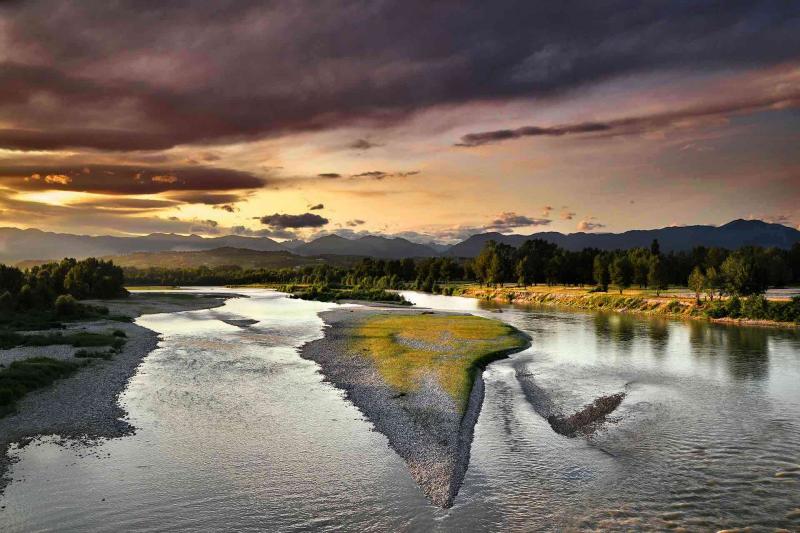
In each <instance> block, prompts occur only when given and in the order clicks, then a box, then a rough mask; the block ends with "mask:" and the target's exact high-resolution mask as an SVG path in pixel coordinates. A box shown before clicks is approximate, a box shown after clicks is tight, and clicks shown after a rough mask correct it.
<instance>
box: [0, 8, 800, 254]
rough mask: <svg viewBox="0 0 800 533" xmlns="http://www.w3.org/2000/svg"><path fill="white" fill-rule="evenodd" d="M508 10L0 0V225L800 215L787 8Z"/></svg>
mask: <svg viewBox="0 0 800 533" xmlns="http://www.w3.org/2000/svg"><path fill="white" fill-rule="evenodd" d="M502 4H503V5H504V7H505V9H499V8H498V6H499V5H500V4H497V5H493V6H490V5H488V4H486V5H475V6H470V7H466V6H459V5H453V4H448V3H445V2H443V3H438V4H436V5H433V4H430V3H423V2H421V3H416V2H402V3H399V2H386V3H374V4H363V3H360V2H341V3H335V4H334V3H311V2H309V3H294V4H280V3H279V4H269V5H267V4H262V3H249V2H236V3H231V4H228V3H209V4H205V5H200V4H197V5H195V6H193V7H192V8H188V9H177V8H176V7H175V6H171V5H168V4H167V5H161V4H152V5H151V4H142V3H136V2H133V3H124V2H123V3H120V4H114V5H109V4H107V3H92V2H85V3H80V4H65V3H52V4H51V3H47V2H43V3H9V4H3V5H0V210H2V212H0V224H1V225H4V226H14V227H21V228H29V227H36V228H41V229H45V230H52V231H61V232H70V233H86V234H116V235H124V234H136V235H138V234H145V233H151V232H176V233H197V234H201V235H223V234H230V233H235V234H240V235H263V236H270V237H273V238H277V239H288V238H306V239H307V238H310V237H312V236H314V235H318V234H320V233H326V232H336V233H340V234H342V235H345V236H347V235H358V234H365V233H372V234H386V235H400V236H405V237H408V238H410V239H412V240H415V241H419V242H428V241H438V242H453V241H456V240H459V239H463V238H465V237H466V236H468V235H470V234H472V233H478V232H482V231H502V232H515V233H525V234H529V233H533V232H538V231H560V232H565V233H568V232H574V231H594V232H598V231H613V232H617V231H624V230H627V229H634V228H654V227H662V226H668V225H683V224H721V223H725V222H727V221H729V220H732V219H735V218H760V219H764V220H768V221H774V222H779V223H783V224H787V225H792V226H795V227H796V226H798V224H800V149H798V148H800V113H798V106H799V105H800V22H798V21H800V16H798V13H797V12H798V7H797V5H796V4H795V5H792V4H791V3H787V4H770V3H763V2H762V3H758V2H756V3H752V4H749V3H747V2H744V3H741V4H736V5H735V6H734V5H733V4H724V6H723V7H720V6H721V4H717V3H699V4H697V5H696V6H694V8H693V9H689V8H687V7H686V6H683V5H677V4H675V3H672V2H665V3H658V2H656V3H652V4H650V5H648V6H634V5H627V4H623V5H621V6H617V5H612V4H611V3H608V4H604V5H602V6H600V5H596V4H581V3H578V4H574V5H573V4H569V3H568V4H565V5H563V6H560V7H558V8H557V7H556V6H552V5H540V4H531V3H530V2H520V3H516V2H507V3H502ZM589 6H593V7H591V8H590V7H589ZM700 6H703V7H704V8H702V9H701V8H700ZM64 28H68V29H69V30H68V31H62V30H63V29H64Z"/></svg>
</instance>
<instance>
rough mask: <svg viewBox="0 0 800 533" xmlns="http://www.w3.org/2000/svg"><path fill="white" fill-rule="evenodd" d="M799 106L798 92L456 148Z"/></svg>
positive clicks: (485, 138)
mask: <svg viewBox="0 0 800 533" xmlns="http://www.w3.org/2000/svg"><path fill="white" fill-rule="evenodd" d="M798 106H800V93H791V94H786V95H779V96H769V97H764V98H753V99H749V100H743V101H742V100H739V101H733V102H727V103H721V104H716V105H709V106H700V107H691V108H686V109H682V110H677V111H671V112H668V113H655V114H652V115H645V116H636V117H625V118H620V119H616V120H610V121H606V122H582V123H577V124H564V125H560V126H553V127H546V128H543V127H538V126H526V127H523V128H517V129H513V130H495V131H484V132H480V133H469V134H467V135H464V136H463V137H462V138H461V142H460V143H458V144H456V146H466V147H473V146H481V145H484V144H492V143H497V142H500V141H505V140H509V139H519V138H521V137H561V136H563V135H588V136H590V137H597V136H600V137H603V136H618V135H635V134H641V133H647V132H650V131H655V130H660V129H663V128H668V127H670V126H673V125H675V124H679V123H682V122H686V121H689V120H702V119H712V118H715V117H724V116H727V115H734V114H738V113H750V112H754V111H760V110H764V109H770V108H787V107H798Z"/></svg>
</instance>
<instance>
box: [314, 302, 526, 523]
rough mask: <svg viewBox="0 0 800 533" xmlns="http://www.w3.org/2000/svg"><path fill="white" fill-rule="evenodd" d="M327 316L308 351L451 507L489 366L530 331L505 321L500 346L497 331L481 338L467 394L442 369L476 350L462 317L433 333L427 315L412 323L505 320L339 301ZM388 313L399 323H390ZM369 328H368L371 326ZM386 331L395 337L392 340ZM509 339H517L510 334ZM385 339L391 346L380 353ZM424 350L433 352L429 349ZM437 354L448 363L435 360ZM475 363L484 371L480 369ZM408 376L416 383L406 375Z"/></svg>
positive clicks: (435, 496)
mask: <svg viewBox="0 0 800 533" xmlns="http://www.w3.org/2000/svg"><path fill="white" fill-rule="evenodd" d="M320 316H321V317H322V319H323V320H324V321H325V324H326V329H325V336H324V338H322V339H319V340H316V341H312V342H310V343H308V344H306V345H305V346H303V347H302V349H301V351H300V353H301V356H302V357H304V358H306V359H310V360H312V361H315V362H316V363H317V364H319V365H320V367H321V371H322V374H323V375H324V376H325V379H326V380H327V381H329V382H331V383H332V384H333V385H335V386H336V387H338V388H340V389H342V390H344V391H345V394H346V396H347V397H348V398H349V399H350V401H351V402H352V403H353V404H354V405H355V406H356V407H357V408H358V409H360V410H361V411H362V412H363V413H364V415H365V416H366V417H367V418H368V419H369V420H370V421H371V422H372V424H373V425H374V426H375V428H376V429H377V430H378V431H379V432H381V433H382V434H384V435H385V436H386V437H387V439H388V442H389V446H390V447H391V448H392V449H394V450H395V452H397V454H398V455H400V457H402V458H403V460H405V462H406V464H407V465H408V468H409V471H410V473H411V476H412V478H413V479H414V480H415V481H416V482H417V484H418V485H419V486H420V487H421V488H422V490H423V492H424V493H425V495H426V497H427V498H428V499H429V500H430V501H431V502H432V503H433V504H435V505H438V506H440V507H444V508H447V507H450V506H451V505H452V503H453V499H454V498H455V496H456V494H457V493H458V490H459V488H460V486H461V482H462V480H463V478H464V474H465V473H466V469H467V466H468V463H469V453H470V446H471V444H472V436H473V431H474V427H475V423H476V422H477V420H478V415H479V413H480V409H481V405H482V403H483V390H484V386H483V379H482V377H481V372H482V369H483V368H484V367H485V366H486V364H488V363H489V362H491V361H493V360H496V359H500V358H504V357H507V356H508V355H509V354H511V353H515V352H518V351H522V350H524V349H526V348H527V347H528V346H530V339H529V338H528V337H527V336H526V335H524V334H523V333H521V332H519V331H517V330H515V329H513V328H511V327H510V326H507V325H505V324H501V325H500V327H503V328H507V329H505V330H504V333H503V335H502V336H500V335H498V337H497V339H496V344H495V345H494V346H492V345H491V343H492V342H494V340H495V339H487V340H485V341H484V340H482V341H481V342H484V343H486V344H485V345H481V348H480V349H481V352H480V354H477V353H476V354H475V355H476V357H475V359H471V360H469V361H465V362H464V366H462V367H461V368H460V370H461V371H463V372H468V373H469V374H470V377H471V378H472V379H471V380H470V381H469V383H468V389H467V393H466V398H463V397H462V396H460V394H461V392H460V391H461V390H462V389H458V386H459V385H458V384H456V385H455V387H456V390H455V391H454V389H452V388H451V387H448V383H449V381H448V380H447V379H446V378H445V379H443V377H442V375H441V374H437V372H438V371H439V370H440V368H444V365H446V364H447V361H453V360H456V359H458V358H459V357H461V353H462V352H464V351H469V350H464V349H463V344H460V341H462V340H463V338H464V335H465V332H464V331H463V330H462V329H459V327H460V326H461V325H454V326H453V327H451V328H447V327H446V326H445V327H444V328H443V329H440V330H437V331H436V332H435V333H436V334H435V336H430V335H427V334H426V332H425V331H426V328H427V326H429V325H430V324H422V323H420V324H417V325H418V326H420V327H418V328H414V329H411V328H410V327H409V326H410V323H412V322H414V321H416V320H421V321H427V320H431V321H440V320H442V319H444V320H446V319H448V318H452V319H453V320H454V321H455V322H460V321H462V320H463V321H464V322H469V323H472V322H477V321H484V322H485V323H486V324H489V323H491V324H500V323H497V322H496V321H490V320H488V319H483V318H479V317H475V316H472V315H461V314H456V313H441V312H432V311H412V310H401V309H396V308H395V309H391V310H389V309H386V308H379V307H357V308H356V307H352V308H351V307H345V308H338V309H334V310H331V311H326V312H323V313H321V314H320ZM398 319H399V320H400V322H404V323H403V324H401V325H400V326H397V325H396V324H395V323H394V321H395V320H398ZM387 321H390V322H392V323H391V324H389V325H387V323H386V322H387ZM467 325H468V326H471V325H472V324H467ZM481 325H484V323H483V322H481ZM437 326H441V324H437ZM395 327H401V328H404V329H402V330H401V333H400V334H398V333H396V332H395V331H396V330H395V329H392V328H395ZM364 328H368V332H367V333H365V330H364ZM384 333H386V334H384ZM406 333H408V335H409V336H408V337H406V336H405V334H406ZM509 335H510V336H511V337H509ZM370 337H372V338H370ZM386 339H391V342H392V343H394V344H393V345H392V346H387V345H386V344H385V342H386V341H385V340H386ZM509 339H511V340H513V342H508V341H509ZM374 342H379V343H382V344H377V345H376V344H373V343H374ZM378 346H381V347H383V348H385V351H384V350H381V352H380V353H376V348H377V347H378ZM459 346H461V347H462V348H461V349H459ZM404 347H405V348H404ZM425 352H430V353H434V356H433V357H432V358H431V357H429V356H426V355H425ZM381 358H382V359H381ZM423 360H424V361H423ZM431 361H434V362H435V364H441V365H442V366H441V367H434V368H432V367H431V366H430V365H431ZM386 364H388V365H390V366H389V367H387V366H385V365H386ZM473 364H474V365H475V368H476V369H478V371H476V372H473ZM447 375H448V376H449V375H452V372H449V371H448V372H447ZM409 378H412V379H413V380H414V383H411V384H409V383H407V380H408V379H409Z"/></svg>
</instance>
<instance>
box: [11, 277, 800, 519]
mask: <svg viewBox="0 0 800 533" xmlns="http://www.w3.org/2000/svg"><path fill="white" fill-rule="evenodd" d="M250 295H251V296H252V297H251V298H249V299H237V300H231V301H229V303H228V304H227V305H226V306H225V307H223V308H220V309H217V310H214V311H209V312H195V313H190V314H179V315H175V314H173V315H153V316H150V317H148V318H147V319H146V320H147V323H148V327H152V328H153V329H156V330H157V331H159V332H161V333H163V335H164V339H163V342H162V343H161V345H160V347H159V349H158V350H157V351H156V352H154V353H153V354H151V355H150V356H149V357H148V358H147V359H146V360H145V362H144V364H143V365H142V367H141V371H140V372H139V374H137V376H136V377H135V378H134V379H133V380H132V382H131V384H130V386H129V388H128V390H127V391H126V393H125V395H124V397H123V401H124V403H125V405H126V407H127V408H128V410H129V412H130V415H131V419H132V421H133V423H134V424H135V425H136V426H137V427H139V428H140V429H139V432H138V433H137V434H136V435H135V436H133V437H129V438H125V439H119V440H115V441H111V442H109V443H105V444H103V445H102V446H100V447H98V448H95V450H96V453H95V454H86V453H85V451H83V450H82V449H78V450H77V451H76V450H70V449H64V448H61V447H58V446H55V445H48V444H45V445H42V446H38V447H37V446H29V447H27V448H25V449H24V450H21V451H20V452H19V454H18V455H19V457H20V459H21V461H20V462H19V463H17V464H16V465H14V467H13V472H12V473H13V475H14V477H15V479H16V481H15V482H14V483H13V484H12V485H11V486H10V487H9V489H8V490H7V492H6V494H5V495H4V496H3V499H2V500H0V507H2V506H5V510H2V511H0V530H2V531H29V530H48V529H50V530H53V529H61V530H96V531H115V530H142V529H150V530H168V529H191V530H198V531H218V530H261V529H273V530H308V529H317V530H337V529H341V528H342V527H347V528H348V529H352V530H362V531H386V530H399V531H430V530H437V531H464V530H470V531H531V530H536V531H563V530H569V531H571V530H584V529H587V530H604V531H605V530H612V531H613V530H646V531H650V530H667V529H673V530H680V529H685V530H690V531H696V530H702V531H707V530H720V529H726V528H744V527H751V528H753V529H754V530H774V529H777V528H784V529H788V530H800V512H798V509H800V387H798V386H797V385H798V383H800V337H798V334H797V333H796V332H786V331H777V330H768V329H755V328H739V327H732V326H723V325H717V324H709V323H703V322H694V321H693V322H683V321H673V320H663V319H649V318H637V317H633V316H626V315H617V314H611V313H590V312H569V311H559V310H554V309H552V308H535V307H528V308H522V307H515V306H507V305H498V304H494V303H487V302H479V301H477V300H474V299H468V298H448V297H442V296H431V295H420V294H418V293H407V297H408V298H409V299H411V300H414V301H416V302H417V303H419V304H420V305H425V306H430V307H434V308H438V309H447V310H455V311H467V312H474V313H476V314H480V315H483V316H488V317H492V318H498V319H501V320H504V321H507V322H509V323H511V324H513V325H515V326H517V327H519V328H521V329H523V330H524V331H527V332H528V333H529V334H530V335H531V336H532V338H533V347H532V348H531V349H530V350H527V351H525V352H523V353H520V354H517V355H515V356H514V357H513V358H511V359H509V360H503V361H498V362H496V363H493V364H492V365H490V367H489V368H488V370H487V371H486V372H485V374H484V377H485V381H486V397H485V401H484V405H483V409H482V412H481V416H480V419H479V421H478V424H477V426H476V429H475V440H474V442H473V446H472V454H471V455H472V457H471V461H470V467H469V470H468V471H467V475H466V477H465V480H464V484H463V487H462V489H461V492H460V493H459V496H458V498H457V499H456V502H455V505H454V507H453V508H452V509H450V510H448V511H442V510H441V509H437V508H434V507H431V506H430V505H429V504H428V502H427V500H426V499H425V498H424V496H423V495H422V494H421V492H420V490H419V488H418V487H417V486H416V485H415V484H414V483H413V481H412V480H411V478H410V476H409V475H408V472H407V470H406V467H405V465H404V464H403V462H402V461H401V460H400V459H399V458H398V457H397V456H396V454H394V452H392V450H391V449H390V448H388V446H387V443H386V440H385V438H383V437H382V436H381V435H380V434H378V433H376V432H374V431H372V428H371V426H370V424H369V423H367V422H366V421H365V420H364V419H363V417H362V416H361V415H360V413H359V412H358V411H357V410H356V409H355V408H354V407H353V406H352V405H351V404H350V403H349V402H348V401H347V400H346V398H345V396H344V394H342V393H341V392H340V391H338V390H336V389H334V388H333V387H331V386H330V385H329V384H326V383H324V382H322V379H321V377H320V376H319V374H318V373H317V371H316V366H315V365H314V364H312V363H310V362H308V361H304V360H302V359H300V358H299V357H298V356H297V354H296V352H295V347H296V346H298V345H299V344H301V343H302V342H305V341H307V340H309V339H312V338H315V337H317V336H318V335H320V334H321V324H320V321H319V319H318V318H317V316H316V313H317V311H319V310H321V309H324V308H325V307H326V305H327V304H318V303H314V302H301V301H297V300H287V299H285V298H282V297H280V296H279V295H276V294H275V293H270V292H268V291H251V292H250ZM498 309H500V310H502V313H496V312H494V311H496V310H498ZM242 318H247V319H251V320H255V321H256V322H255V323H254V324H253V325H252V326H251V327H246V328H240V327H236V326H233V325H231V324H229V323H227V322H225V320H229V319H234V320H237V319H242ZM229 321H230V320H229ZM521 376H522V377H525V378H526V379H528V378H529V379H530V380H532V383H534V384H535V385H536V386H537V387H539V388H540V389H541V390H542V391H543V394H546V396H547V400H548V401H550V402H552V403H553V405H554V406H555V408H557V409H558V410H559V411H562V412H574V411H575V410H577V409H578V408H580V407H581V406H582V405H584V404H585V403H587V402H589V401H591V400H592V399H594V398H596V397H598V396H600V395H602V394H609V393H615V392H619V391H621V390H625V391H626V392H627V393H628V395H627V397H626V399H625V401H624V402H623V403H622V405H621V406H620V408H619V410H618V412H617V413H615V415H616V419H615V420H614V421H613V423H609V424H607V425H606V426H605V427H604V428H603V429H602V430H601V431H599V432H598V433H596V434H595V435H594V436H593V437H592V438H590V439H583V438H576V439H568V438H565V437H562V436H561V435H557V434H555V433H554V432H553V431H552V430H551V428H550V427H549V425H548V423H547V422H546V420H545V419H544V418H542V417H541V416H540V415H539V414H537V412H536V410H535V409H534V408H533V406H532V405H531V403H530V402H529V400H528V398H527V397H526V395H525V391H524V390H523V387H522V385H521V380H520V377H521ZM109 454H110V456H109ZM21 479H24V482H20V480H21Z"/></svg>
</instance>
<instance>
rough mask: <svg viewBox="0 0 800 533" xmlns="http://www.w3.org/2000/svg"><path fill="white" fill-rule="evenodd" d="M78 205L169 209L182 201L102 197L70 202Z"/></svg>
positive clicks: (110, 207)
mask: <svg viewBox="0 0 800 533" xmlns="http://www.w3.org/2000/svg"><path fill="white" fill-rule="evenodd" d="M70 205H72V206H76V207H100V208H109V209H141V210H149V209H167V208H169V207H176V206H178V205H180V202H173V201H170V200H156V199H152V200H151V199H144V198H124V197H123V198H102V199H98V200H81V201H79V202H76V203H73V204H70Z"/></svg>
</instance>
